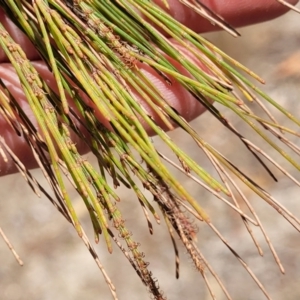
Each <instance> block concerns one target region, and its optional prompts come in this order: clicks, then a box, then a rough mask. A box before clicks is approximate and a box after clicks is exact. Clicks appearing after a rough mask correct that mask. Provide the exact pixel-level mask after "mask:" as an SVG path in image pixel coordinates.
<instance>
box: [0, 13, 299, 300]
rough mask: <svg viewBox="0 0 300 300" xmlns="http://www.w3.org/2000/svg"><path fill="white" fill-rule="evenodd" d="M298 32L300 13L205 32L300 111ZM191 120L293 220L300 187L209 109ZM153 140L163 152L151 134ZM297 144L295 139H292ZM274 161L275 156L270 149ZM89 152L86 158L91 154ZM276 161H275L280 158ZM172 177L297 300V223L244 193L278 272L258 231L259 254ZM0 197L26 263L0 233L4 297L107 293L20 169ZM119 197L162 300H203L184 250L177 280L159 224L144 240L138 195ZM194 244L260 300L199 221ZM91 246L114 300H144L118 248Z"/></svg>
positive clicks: (216, 209)
mask: <svg viewBox="0 0 300 300" xmlns="http://www.w3.org/2000/svg"><path fill="white" fill-rule="evenodd" d="M299 28H300V16H299V15H297V14H295V13H289V14H287V15H285V16H283V17H281V18H279V19H277V20H276V21H273V22H269V23H265V24H261V25H257V26H252V27H248V28H244V29H243V30H241V33H242V37H241V38H239V39H234V38H231V37H229V36H228V35H226V34H221V33H216V34H213V35H210V36H208V38H209V39H211V40H212V41H214V42H215V43H217V44H218V45H220V47H221V48H222V49H224V50H225V52H228V53H229V54H230V55H232V56H234V57H235V58H237V59H238V60H239V61H241V62H243V63H244V64H245V65H246V66H248V67H250V68H252V69H253V70H254V71H256V72H257V73H258V74H259V75H260V76H262V77H263V78H264V79H266V81H267V85H266V86H265V87H263V89H264V90H265V91H267V92H268V93H269V95H270V96H272V97H273V98H274V99H276V100H277V101H278V102H279V103H280V104H282V105H283V106H285V107H287V108H289V110H290V111H292V112H293V113H294V114H296V115H298V116H299V107H300V104H299V99H300V98H299V95H300V85H299V82H300V30H299ZM233 120H234V121H233V122H234V125H235V126H236V127H238V128H239V129H241V130H242V131H245V130H246V129H247V128H246V127H245V126H244V125H243V124H242V122H241V121H239V120H237V118H234V119H233ZM193 126H194V128H195V129H196V130H197V131H198V132H200V133H201V136H202V137H203V138H204V139H206V140H207V141H209V142H210V143H212V144H213V145H214V146H215V147H217V148H218V149H220V150H221V151H222V153H223V154H224V155H226V156H228V157H230V158H231V159H232V160H233V161H234V162H236V163H237V164H239V165H240V166H241V168H242V169H243V170H246V169H247V172H248V173H249V174H250V175H252V176H253V177H254V178H255V179H256V180H257V182H259V183H260V184H262V185H263V186H264V188H265V189H266V190H267V191H269V192H270V193H272V195H273V196H274V197H275V198H276V199H277V200H278V201H279V202H280V203H282V204H284V205H285V206H287V207H288V208H289V209H290V210H291V211H292V212H293V213H294V214H295V215H296V216H297V217H300V213H299V211H300V210H299V208H300V203H299V202H300V196H299V195H300V194H299V188H297V187H296V186H295V185H294V184H293V183H292V182H291V181H290V180H287V179H286V178H285V177H284V176H283V175H281V174H280V172H275V173H276V175H277V177H278V179H279V182H278V183H276V184H274V182H273V181H272V180H271V179H270V178H269V176H268V175H267V174H266V172H265V171H264V170H263V169H262V168H261V167H259V166H258V164H256V163H255V161H254V160H253V159H252V158H251V156H249V155H248V154H247V152H246V151H244V150H243V147H242V146H241V145H239V146H238V147H237V146H236V145H237V140H236V139H235V138H233V137H232V136H231V135H229V134H228V132H227V131H226V130H224V129H223V128H222V126H221V125H220V124H219V123H217V122H216V121H215V120H214V119H213V118H212V117H211V116H210V115H209V114H205V115H204V116H202V117H201V118H198V119H197V120H195V121H194V122H193ZM171 136H172V138H173V139H174V140H175V141H176V142H178V143H179V144H180V145H181V146H182V148H183V149H184V150H186V151H188V153H189V154H191V156H192V157H193V158H194V159H195V160H196V161H198V162H199V163H201V164H202V165H203V166H204V167H206V168H208V169H210V170H212V168H211V166H210V165H209V163H208V162H207V161H206V160H204V158H203V155H202V154H201V153H200V150H199V149H198V148H197V147H195V146H194V144H193V143H192V142H191V140H190V139H188V138H187V137H186V136H185V135H183V134H182V133H181V132H180V131H175V132H172V133H171ZM253 139H254V140H255V141H256V142H257V143H258V144H260V143H261V142H260V140H259V139H258V138H256V137H253ZM155 142H157V143H158V147H159V148H160V149H162V150H163V146H162V145H161V144H160V143H159V141H158V140H157V139H155ZM296 143H298V144H299V140H298V141H296ZM271 153H272V155H273V154H274V153H273V152H271ZM274 157H275V158H276V156H275V154H274ZM88 158H90V159H92V158H91V157H90V156H88ZM277 159H278V160H280V159H279V158H278V156H277ZM285 165H286V166H287V168H288V169H289V170H291V172H293V173H294V175H295V177H296V178H298V180H299V177H300V176H299V174H297V173H296V172H294V171H293V170H292V168H291V167H289V166H288V164H287V163H285ZM34 175H35V176H36V177H37V178H39V179H41V182H43V179H42V175H41V173H39V171H34ZM176 176H177V177H178V179H179V180H181V181H182V182H184V181H185V182H184V184H185V186H186V187H187V188H188V189H189V190H190V191H191V192H192V194H193V195H195V197H197V199H199V201H200V202H201V204H202V205H203V206H204V208H205V209H206V210H207V212H208V213H209V215H210V216H211V219H212V220H213V222H214V223H215V225H216V226H217V227H218V228H219V229H220V231H221V232H222V234H223V235H224V236H225V238H226V239H227V240H228V241H229V242H230V244H231V245H232V246H233V247H234V249H236V250H237V251H238V253H239V254H240V255H241V257H243V259H244V260H245V261H246V262H247V264H249V265H250V266H251V268H252V269H253V272H254V273H255V274H256V276H257V277H258V278H259V279H260V280H261V282H262V283H263V284H264V285H265V286H266V288H267V290H268V291H269V293H270V295H271V296H272V299H276V300H282V299H285V300H296V299H300V284H299V281H300V255H299V253H300V234H299V233H297V231H296V230H295V229H293V228H292V227H291V226H290V225H289V224H288V223H287V222H286V221H284V220H283V219H282V218H281V217H280V216H279V215H278V214H277V213H276V212H275V211H274V210H272V209H271V208H270V207H268V205H266V204H265V203H264V202H263V201H262V200H260V199H259V198H258V197H256V196H253V195H252V194H251V193H250V192H249V191H248V190H247V189H245V190H244V192H245V194H246V195H247V196H248V197H249V199H250V201H251V203H252V204H253V206H254V207H255V209H256V211H257V212H259V216H260V218H261V220H262V222H263V224H264V226H265V228H266V231H267V232H268V234H269V237H270V238H271V240H272V242H273V244H274V247H275V248H276V250H277V252H278V255H279V257H280V258H281V261H282V264H283V265H284V267H285V270H286V274H285V275H281V274H280V272H279V269H278V267H277V265H276V264H275V262H274V259H273V257H272V255H271V254H270V251H269V249H268V247H267V245H266V243H265V242H264V239H263V236H262V235H261V234H260V233H259V232H258V231H257V230H255V233H257V236H258V240H259V241H260V243H261V246H262V248H263V251H264V254H265V255H264V257H259V255H258V254H257V250H256V248H255V247H254V246H253V243H252V242H251V239H250V237H249V235H248V233H247V232H246V230H245V228H244V227H243V225H242V222H241V221H240V218H239V217H238V216H237V214H235V213H234V212H232V211H231V210H229V209H228V208H227V207H226V206H225V205H224V204H223V203H220V201H219V200H217V199H215V198H213V197H212V196H210V195H209V194H208V193H206V192H204V191H203V189H201V188H200V187H198V186H196V185H194V184H192V183H191V182H190V181H186V179H185V177H183V176H182V175H180V174H177V172H176ZM0 195H1V201H0V226H1V228H2V229H3V230H4V232H5V233H6V234H7V236H8V237H9V239H10V241H11V242H12V243H13V245H14V247H15V249H16V250H17V252H18V253H19V254H20V256H21V258H22V259H23V261H24V266H23V267H20V266H19V265H18V264H17V263H16V261H15V259H14V258H13V256H12V254H11V253H10V252H9V250H8V248H7V246H6V245H5V243H4V242H3V241H2V239H0V265H1V267H0V299H1V300H28V299H31V300H52V299H56V300H67V299H72V300H81V299H85V300H89V299H93V300H94V299H111V295H110V292H109V290H108V288H107V287H106V284H105V281H104V279H103V278H102V276H101V273H100V272H99V270H98V268H97V266H96V264H95V263H94V261H93V259H92V258H91V256H90V255H89V253H88V252H87V250H86V248H85V246H84V245H83V243H82V242H81V241H80V239H79V238H78V237H77V235H76V233H75V232H74V230H73V228H72V227H71V226H70V225H69V224H68V223H67V222H66V221H65V220H64V219H63V217H62V216H60V215H59V214H58V213H57V212H56V210H55V209H54V208H53V206H52V205H51V204H50V203H49V202H48V201H47V200H46V199H44V198H41V199H38V198H37V197H36V196H35V195H33V193H32V192H31V190H30V189H29V187H27V185H26V184H25V183H24V180H23V178H22V177H21V176H20V175H13V176H7V177H5V178H1V184H0ZM120 195H122V205H123V208H124V216H125V219H126V223H127V224H128V227H129V228H132V231H133V232H134V234H135V238H136V240H137V241H139V242H140V243H141V245H142V249H143V251H144V252H145V255H146V257H147V261H149V262H150V268H151V270H152V271H153V274H154V276H155V277H156V278H157V279H158V281H159V282H160V286H161V288H162V290H163V291H164V292H165V295H166V296H167V297H168V299H173V300H179V299H189V300H196V299H197V300H199V299H202V300H206V299H210V296H209V294H208V292H207V289H206V288H205V285H204V284H203V280H202V278H201V276H199V275H198V274H197V272H196V271H195V269H194V267H193V265H192V262H191V259H190V258H189V257H188V255H187V254H186V252H185V251H184V250H183V249H180V254H181V273H180V278H179V280H176V279H175V270H174V253H173V250H172V246H171V242H170V240H169V236H168V234H167V231H166V230H165V228H164V230H162V228H160V227H162V225H161V226H160V227H159V226H158V225H154V235H153V236H151V235H150V234H149V233H148V231H147V224H146V222H145V220H144V216H143V213H142V211H141V209H140V206H139V205H135V204H136V199H135V198H134V197H133V196H132V194H131V193H129V192H128V191H127V190H125V189H124V190H122V191H120ZM73 199H74V202H75V208H76V210H77V212H78V214H79V215H80V217H81V220H82V222H83V224H84V226H86V227H87V228H88V229H90V224H89V219H88V216H87V213H86V211H85V209H84V207H83V206H82V204H81V202H80V200H79V198H78V197H77V196H76V195H75V194H73ZM88 231H89V230H88ZM198 244H199V246H200V248H201V250H202V251H203V254H204V255H205V257H206V258H207V259H208V260H209V261H210V262H211V264H212V265H213V267H214V268H215V270H216V271H217V272H218V273H219V275H220V276H221V278H222V279H223V280H224V282H225V284H226V286H227V288H228V290H229V291H230V293H231V295H232V297H233V299H248V300H250V299H251V300H252V299H253V300H259V299H265V298H264V296H263V294H262V293H261V291H259V290H258V288H257V287H256V285H255V283H253V281H252V280H251V278H250V276H249V275H248V274H247V273H246V272H245V270H244V269H243V268H242V266H241V265H240V264H239V263H238V261H237V260H236V259H235V258H234V257H233V255H232V254H231V253H230V252H229V251H228V249H227V248H226V247H225V246H224V245H223V244H222V243H221V242H220V241H219V239H218V238H217V237H216V236H215V235H214V234H213V233H212V232H211V231H210V230H209V229H208V228H207V226H205V225H204V224H200V226H199V233H198ZM95 247H96V249H97V251H98V253H99V255H100V260H101V262H102V264H103V265H104V267H105V269H106V270H107V272H108V274H109V276H110V277H111V279H112V280H113V282H114V283H115V286H116V288H117V292H118V295H119V299H120V300H135V299H148V296H149V295H148V293H147V291H146V289H145V288H144V286H143V285H142V284H141V283H140V282H139V279H138V277H137V275H136V274H135V273H134V271H133V270H132V269H131V266H130V265H129V263H127V262H126V261H125V259H124V257H123V255H122V254H121V253H119V251H118V249H114V253H113V254H108V253H107V251H106V248H105V245H104V241H103V240H100V243H99V245H96V246H95ZM211 285H212V286H213V288H215V291H216V298H217V299H225V298H224V295H223V294H222V293H221V291H220V290H219V289H218V287H217V284H216V283H215V282H214V281H213V280H211Z"/></svg>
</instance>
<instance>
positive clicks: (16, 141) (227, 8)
mask: <svg viewBox="0 0 300 300" xmlns="http://www.w3.org/2000/svg"><path fill="white" fill-rule="evenodd" d="M155 2H156V3H157V4H158V5H160V6H161V7H162V8H164V6H163V1H162V0H156V1H155ZM168 2H169V4H170V10H167V11H168V12H169V13H170V14H171V15H172V16H173V17H174V18H176V19H177V20H178V21H180V22H181V23H183V24H185V25H186V26H188V27H189V28H191V29H193V30H194V31H196V32H199V33H203V32H208V31H213V30H216V29H217V28H216V27H214V26H213V25H212V24H211V23H209V22H208V21H206V20H204V19H202V18H201V17H199V16H198V15H197V14H195V13H194V12H193V11H191V10H190V9H188V8H186V7H185V6H184V5H183V4H181V3H180V2H179V0H169V1H168ZM202 2H203V3H204V4H206V5H207V6H208V7H209V8H211V9H212V10H213V11H215V12H216V13H218V14H219V15H221V16H222V17H223V18H224V19H226V20H227V21H228V22H229V23H230V24H231V25H233V26H234V27H240V26H246V25H249V24H254V23H259V22H264V21H267V20H271V19H273V18H276V17H278V16H280V15H282V14H284V13H286V12H287V8H286V7H284V6H283V5H281V4H279V3H278V2H277V1H275V0H251V1H249V0H206V1H202ZM287 2H289V3H291V4H296V3H297V2H298V1H296V0H290V1H287ZM164 9H165V8H164ZM0 21H1V23H2V24H3V25H4V26H5V27H6V29H7V30H8V31H9V32H10V34H11V35H12V37H13V38H14V40H15V41H16V42H17V43H19V44H20V45H21V46H22V48H23V49H24V50H25V52H26V54H27V57H28V58H29V59H30V60H32V61H33V64H34V66H35V67H36V69H37V70H38V71H39V72H40V74H41V76H42V77H43V78H44V79H46V80H47V81H48V82H49V83H50V84H51V85H52V86H55V83H54V80H53V77H52V75H51V73H50V72H49V70H48V69H47V67H46V66H45V65H44V64H43V62H42V61H39V56H38V54H37V53H36V51H35V50H34V47H33V46H32V45H31V43H30V42H29V41H28V40H27V38H26V37H25V36H24V35H23V34H22V33H21V32H20V31H19V30H18V29H17V28H16V27H15V26H14V25H13V24H12V22H11V21H10V20H9V18H8V17H7V16H6V15H5V14H4V12H3V11H1V10H0ZM177 47H179V46H177ZM196 63H197V62H196ZM176 66H177V67H178V68H179V69H181V67H180V65H178V64H176ZM141 69H142V70H143V72H144V73H145V74H146V75H147V76H148V77H149V79H150V80H151V81H152V83H153V84H154V85H155V86H156V87H157V89H158V90H160V92H161V93H162V94H163V95H165V97H166V100H167V101H168V102H169V103H170V104H171V105H172V106H173V107H174V108H175V109H176V110H177V111H178V112H179V113H180V114H181V115H182V116H184V117H185V118H186V119H187V120H192V119H194V118H195V117H197V116H199V115H200V114H201V113H203V112H204V109H203V107H202V106H201V105H200V104H199V103H198V102H197V101H196V100H195V99H194V98H193V97H192V96H191V95H190V94H189V93H188V92H186V91H185V90H184V89H183V88H182V87H181V86H180V85H179V84H176V83H175V84H173V85H172V86H168V85H166V84H165V82H164V81H163V80H161V78H160V77H159V76H158V75H157V74H156V73H155V72H153V71H152V70H151V69H149V68H147V66H143V65H141ZM181 70H182V69H181ZM0 77H1V78H2V79H3V80H4V81H5V82H6V84H7V86H8V88H9V89H10V91H11V93H12V94H13V95H14V96H15V98H16V99H18V101H19V103H20V104H21V106H22V108H23V109H24V111H25V112H27V114H28V116H29V117H30V118H31V119H32V120H33V123H34V124H36V122H35V119H34V117H33V114H32V112H31V110H30V108H29V106H28V104H27V102H26V98H25V96H24V94H23V92H22V90H21V88H20V85H19V81H18V79H17V77H16V75H15V73H14V71H13V68H12V66H11V65H10V64H9V62H8V60H7V57H6V56H5V55H4V53H3V51H2V49H0ZM139 101H141V102H143V101H142V99H141V98H140V99H139ZM146 109H147V108H146ZM99 118H101V116H99ZM103 121H104V120H103ZM157 121H158V122H159V120H157ZM146 130H147V131H148V133H149V134H151V132H150V130H149V128H147V127H146ZM0 135H1V136H3V137H4V138H5V140H6V142H7V144H8V145H9V146H10V147H11V149H12V150H13V151H14V152H15V153H16V155H17V156H18V157H19V158H20V160H21V161H22V162H23V163H24V164H25V165H26V167H28V168H34V167H36V164H35V161H34V159H33V157H32V155H31V152H30V149H29V147H28V146H27V144H26V142H25V141H24V140H23V139H22V138H21V137H17V136H16V135H15V133H14V132H13V130H12V129H11V128H10V127H9V126H7V124H6V122H5V120H4V119H3V118H2V116H0ZM75 142H76V138H75ZM77 142H78V143H77V146H78V147H79V149H80V151H81V152H85V151H87V149H86V148H85V146H84V145H83V144H82V143H81V142H80V141H77ZM14 172H16V169H15V167H14V164H13V162H12V161H9V162H8V163H5V162H4V161H3V159H2V157H1V155H0V176H3V175H7V174H11V173H14Z"/></svg>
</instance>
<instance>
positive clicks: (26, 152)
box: [0, 62, 88, 176]
mask: <svg viewBox="0 0 300 300" xmlns="http://www.w3.org/2000/svg"><path fill="white" fill-rule="evenodd" d="M32 64H33V66H34V67H35V68H36V70H37V71H38V72H39V74H40V75H41V77H42V78H43V79H44V80H46V82H47V83H48V84H49V86H50V88H52V89H54V90H56V91H57V86H56V84H55V80H54V78H53V75H52V73H51V72H50V71H49V69H48V68H47V66H46V65H45V64H44V63H42V62H32ZM0 78H1V79H2V80H3V82H4V84H5V85H6V87H7V89H8V90H9V91H10V93H11V94H12V96H13V97H14V98H15V99H16V100H17V101H18V103H19V105H20V107H21V109H22V110H23V111H24V113H25V114H26V116H27V117H28V118H29V120H30V121H31V122H32V124H33V125H34V126H35V127H36V128H39V126H38V123H37V121H36V119H35V117H34V114H33V112H32V110H31V108H30V105H29V104H28V101H27V99H26V96H25V95H24V92H23V89H22V88H21V86H20V81H19V79H18V76H17V74H16V73H15V70H14V68H13V67H12V65H11V64H9V63H2V64H0ZM70 103H71V101H70ZM72 108H73V109H75V108H74V106H73V107H72ZM76 125H77V126H78V128H79V130H80V131H81V132H83V133H86V130H85V128H84V127H83V126H82V125H81V124H80V123H79V122H78V123H76ZM0 136H2V137H3V138H4V140H5V142H6V144H7V145H8V147H9V148H10V149H11V150H12V151H13V152H14V154H15V155H16V156H17V157H18V158H19V159H20V161H21V162H22V163H23V164H24V165H25V166H26V167H27V168H28V169H32V168H35V167H37V163H36V161H35V159H34V157H33V154H32V151H31V149H30V147H29V146H28V144H27V142H26V140H25V139H24V138H23V137H22V136H18V135H17V134H16V132H15V131H14V129H13V128H12V127H11V126H10V125H9V124H8V123H7V122H6V120H5V118H4V117H3V116H2V115H1V114H0ZM71 138H72V140H73V142H74V143H75V144H76V146H77V149H78V151H79V152H80V153H85V152H87V151H88V147H87V145H86V143H84V142H83V141H82V140H80V139H79V137H78V136H77V135H75V134H74V133H73V132H71ZM7 158H8V162H4V159H3V157H2V156H1V155H0V176H2V175H7V174H11V173H15V172H16V171H17V168H16V167H15V164H14V162H13V160H12V159H11V158H10V157H7Z"/></svg>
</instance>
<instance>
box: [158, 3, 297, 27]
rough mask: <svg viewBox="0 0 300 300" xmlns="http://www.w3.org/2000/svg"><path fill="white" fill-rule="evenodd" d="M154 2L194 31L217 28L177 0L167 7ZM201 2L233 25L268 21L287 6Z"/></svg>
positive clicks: (284, 11)
mask: <svg viewBox="0 0 300 300" xmlns="http://www.w3.org/2000/svg"><path fill="white" fill-rule="evenodd" d="M154 2H156V4H157V5H159V6H160V7H162V8H163V9H164V10H165V11H167V12H168V13H169V14H170V15H172V16H173V17H174V18H175V19H176V20H177V21H179V22H180V23H182V24H184V25H186V26H187V27H189V28H191V29H193V30H194V31H195V32H198V33H200V32H201V33H202V32H208V31H213V30H218V29H219V28H218V27H216V26H214V25H213V24H211V23H210V22H209V21H207V20H206V19H204V18H203V17H200V16H199V15H198V14H197V13H195V12H194V11H192V10H191V9H190V8H188V7H187V6H185V5H184V4H182V3H181V2H180V1H179V0H168V3H169V7H170V8H169V9H167V8H166V7H165V5H164V1H162V0H155V1H154ZM201 2H202V3H203V4H204V5H206V6H207V7H208V8H210V9H211V10H212V11H213V12H215V13H217V14H219V15H220V16H222V17H223V18H224V19H225V20H226V21H227V22H228V23H229V24H230V25H232V26H233V27H241V26H246V25H250V24H254V23H259V22H264V21H268V20H271V19H274V18H277V17H279V16H280V15H282V14H284V13H286V12H287V11H288V8H287V7H285V6H284V5H282V4H280V3H279V2H278V1H276V0H263V1H262V0H203V1H201ZM287 2H288V3H290V4H293V5H295V4H297V3H298V0H288V1H287Z"/></svg>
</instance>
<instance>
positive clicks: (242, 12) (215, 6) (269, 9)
mask: <svg viewBox="0 0 300 300" xmlns="http://www.w3.org/2000/svg"><path fill="white" fill-rule="evenodd" d="M154 2H156V3H157V4H158V5H160V6H161V7H162V8H163V9H165V10H166V11H167V12H168V13H170V14H171V15H172V16H173V17H174V18H175V19H177V20H178V21H179V22H181V23H182V24H184V25H186V26H188V27H189V28H191V29H193V30H195V31H196V32H207V31H212V30H217V29H218V28H217V27H216V26H214V25H212V24H211V23H210V22H208V21H207V20H205V19H204V18H202V17H200V16H199V15H198V14H197V13H195V12H194V11H192V10H191V9H189V8H187V7H186V6H185V5H183V4H182V3H180V1H179V0H168V3H169V6H170V9H166V7H165V5H164V4H163V2H164V1H162V0H155V1H154ZM202 2H203V3H204V4H205V5H207V6H208V7H209V8H210V9H212V10H213V11H214V12H216V13H218V14H219V15H221V16H222V17H223V18H224V19H225V20H226V21H227V22H229V23H230V24H231V25H232V26H234V27H239V26H245V25H249V24H253V23H258V22H263V21H267V20H270V19H273V18H276V17H278V16H280V15H282V14H284V13H285V12H287V10H288V9H287V8H286V7H285V6H283V5H282V4H280V3H279V2H277V1H276V0H264V1H262V0H218V1H216V0H205V1H202ZM287 2H289V3H290V4H296V3H297V2H298V0H289V1H287ZM0 22H1V23H2V24H3V25H4V27H5V28H6V29H7V30H8V32H9V33H10V34H11V35H12V37H13V38H14V40H15V41H16V42H17V43H18V44H20V45H21V46H22V48H23V49H24V51H25V53H26V55H27V57H28V58H29V59H30V60H36V59H39V55H38V53H37V51H36V50H35V47H34V46H33V45H32V43H31V42H30V41H29V40H28V38H27V37H26V36H25V35H24V33H23V32H21V31H20V30H19V28H18V27H17V26H16V25H14V24H13V22H12V21H11V20H10V19H9V18H8V16H7V15H5V13H4V11H3V10H2V9H1V8H0ZM1 61H8V60H7V57H6V55H5V54H4V52H3V50H2V49H0V62H1Z"/></svg>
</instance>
